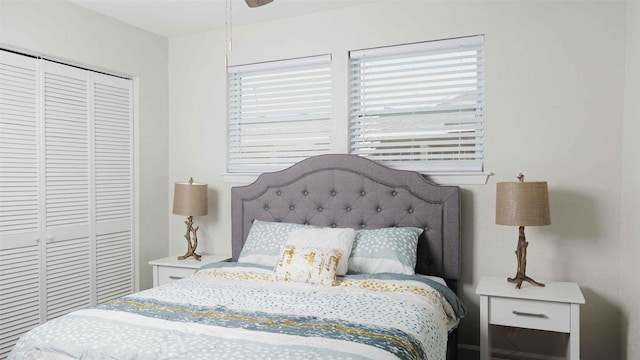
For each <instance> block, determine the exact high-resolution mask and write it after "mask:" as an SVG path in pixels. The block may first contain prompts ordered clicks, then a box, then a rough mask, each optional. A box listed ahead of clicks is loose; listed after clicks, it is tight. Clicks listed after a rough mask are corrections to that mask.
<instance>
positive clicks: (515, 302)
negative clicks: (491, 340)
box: [489, 297, 571, 333]
mask: <svg viewBox="0 0 640 360" xmlns="http://www.w3.org/2000/svg"><path fill="white" fill-rule="evenodd" d="M489 323H490V324H496V325H505V326H515V327H521V328H529V329H538V330H547V331H556V332H563V333H570V332H571V306H570V304H567V303H560V302H550V301H538V300H526V299H515V298H501V297H492V298H490V299H489Z"/></svg>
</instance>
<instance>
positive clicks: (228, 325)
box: [9, 155, 466, 360]
mask: <svg viewBox="0 0 640 360" xmlns="http://www.w3.org/2000/svg"><path fill="white" fill-rule="evenodd" d="M231 196H232V199H231V201H232V204H231V205H232V206H231V211H232V252H233V254H232V262H230V263H219V264H212V265H210V266H206V267H203V268H201V269H200V270H199V271H198V272H197V273H196V274H194V276H192V277H189V278H186V279H184V280H180V281H177V282H174V283H171V284H167V285H163V286H160V287H156V288H153V289H149V290H145V291H142V292H139V293H136V294H132V295H129V296H126V297H123V298H119V299H115V300H112V301H109V302H107V303H104V304H100V305H97V306H94V307H91V308H87V309H83V310H79V311H76V312H73V313H71V314H67V315H65V316H63V317H60V318H57V319H54V320H52V321H49V322H47V323H46V324H43V325H41V326H39V327H37V328H35V329H33V330H32V331H30V332H29V333H27V334H26V335H24V336H23V337H22V338H21V339H20V340H19V341H18V343H17V344H16V346H15V347H14V349H13V351H12V352H11V353H10V355H9V359H15V360H22V359H72V358H88V359H93V358H113V359H165V358H166V359H169V358H171V359H200V358H202V359H212V358H219V359H227V358H241V359H253V358H255V359H258V358H260V359H287V358H291V359H325V358H326V359H429V360H441V359H445V358H446V359H455V358H456V352H457V350H456V348H457V339H456V338H457V336H456V334H457V332H456V328H457V325H458V322H459V320H460V318H461V317H463V316H464V314H465V312H466V310H465V307H464V305H463V304H462V303H461V302H460V301H459V299H458V298H457V296H456V292H457V284H458V280H459V278H460V191H459V188H458V187H454V186H437V185H434V184H431V183H429V182H428V181H426V180H425V179H424V178H423V177H422V176H421V175H420V174H418V173H415V172H409V171H398V170H392V169H389V168H386V167H384V166H381V165H379V164H377V163H375V162H373V161H370V160H368V159H365V158H361V157H357V156H352V155H322V156H317V157H312V158H309V159H306V160H303V161H301V162H299V163H297V164H296V165H294V166H292V167H290V168H288V169H285V170H282V171H279V172H274V173H266V174H262V175H261V176H259V177H258V179H257V180H256V181H255V182H254V183H252V184H250V185H247V186H241V187H234V188H232V189H231ZM334 240H335V241H337V242H336V243H335V244H337V245H332V246H329V247H327V246H324V245H323V244H324V242H325V241H334ZM295 241H298V242H297V243H296V242H295ZM349 241H351V242H349ZM301 242H303V243H304V244H302V243H301ZM405 243H406V244H408V245H406V244H405ZM345 244H346V245H345ZM398 244H400V245H398ZM412 246H413V247H412ZM336 247H337V248H336ZM347 249H348V250H347ZM407 249H411V250H407ZM349 251H351V255H350V256H349V257H348V261H342V260H341V258H342V255H343V254H345V252H349ZM345 259H347V257H345ZM274 262H275V265H273V264H274ZM347 265H348V267H347ZM354 269H355V270H354ZM341 271H342V272H344V273H346V274H345V275H344V276H343V275H342V273H340V272H341ZM414 271H415V274H413V272H414ZM336 273H338V276H336ZM310 283H311V284H310Z"/></svg>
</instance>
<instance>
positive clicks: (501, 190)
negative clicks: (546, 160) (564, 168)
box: [496, 174, 551, 289]
mask: <svg viewBox="0 0 640 360" xmlns="http://www.w3.org/2000/svg"><path fill="white" fill-rule="evenodd" d="M496 224H499V225H510V226H518V227H519V236H518V247H517V248H516V257H517V259H518V270H517V272H516V276H515V277H513V278H507V281H509V282H510V283H515V284H516V288H518V289H520V286H522V282H523V281H527V282H529V283H531V284H532V285H536V286H544V284H542V283H539V282H537V281H535V280H533V279H532V278H530V277H528V276H527V275H526V274H525V272H526V269H527V246H528V245H529V243H528V242H527V240H526V239H525V236H524V227H525V226H542V225H550V224H551V214H550V212H549V192H548V190H547V183H546V181H539V182H525V181H524V175H522V174H519V175H518V182H501V183H498V184H497V189H496Z"/></svg>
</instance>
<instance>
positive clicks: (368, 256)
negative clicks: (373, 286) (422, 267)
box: [349, 227, 422, 275]
mask: <svg viewBox="0 0 640 360" xmlns="http://www.w3.org/2000/svg"><path fill="white" fill-rule="evenodd" d="M420 234H422V229H418V228H414V227H393V228H382V229H373V230H357V231H356V238H355V241H354V244H353V250H352V251H351V256H350V258H349V273H351V274H363V273H366V274H375V273H396V274H406V275H413V274H415V267H416V261H417V256H418V253H417V249H418V237H419V236H420Z"/></svg>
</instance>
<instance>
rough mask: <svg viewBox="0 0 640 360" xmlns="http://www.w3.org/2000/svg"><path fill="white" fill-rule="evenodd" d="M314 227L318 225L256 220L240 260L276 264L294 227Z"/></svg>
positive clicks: (241, 252) (266, 264)
mask: <svg viewBox="0 0 640 360" xmlns="http://www.w3.org/2000/svg"><path fill="white" fill-rule="evenodd" d="M312 228H317V227H315V226H311V225H302V224H290V223H283V222H271V221H260V220H255V221H254V222H253V224H251V229H250V230H249V235H247V241H245V243H244V246H243V247H242V251H240V256H239V258H238V262H245V263H254V264H260V265H265V266H275V265H276V263H277V262H278V259H279V255H280V247H281V246H282V244H284V243H285V242H286V241H287V239H288V238H289V233H290V232H291V231H292V230H294V229H312Z"/></svg>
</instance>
